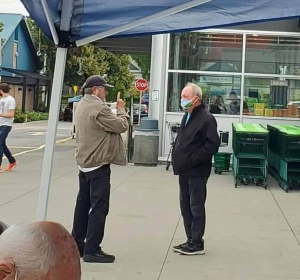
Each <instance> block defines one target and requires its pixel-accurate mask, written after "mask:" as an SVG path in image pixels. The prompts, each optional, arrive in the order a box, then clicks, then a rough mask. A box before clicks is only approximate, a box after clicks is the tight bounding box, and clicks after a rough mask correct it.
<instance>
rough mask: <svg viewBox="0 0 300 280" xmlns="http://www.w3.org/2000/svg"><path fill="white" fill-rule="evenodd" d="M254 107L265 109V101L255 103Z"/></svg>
mask: <svg viewBox="0 0 300 280" xmlns="http://www.w3.org/2000/svg"><path fill="white" fill-rule="evenodd" d="M254 109H265V104H264V103H254Z"/></svg>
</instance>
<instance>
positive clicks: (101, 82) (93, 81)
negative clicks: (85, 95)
mask: <svg viewBox="0 0 300 280" xmlns="http://www.w3.org/2000/svg"><path fill="white" fill-rule="evenodd" d="M97 86H98V87H108V88H113V87H114V86H112V85H110V84H108V83H107V81H106V80H105V79H104V78H103V77H101V76H99V75H94V76H91V77H89V78H87V80H86V82H85V83H84V85H83V88H92V87H97Z"/></svg>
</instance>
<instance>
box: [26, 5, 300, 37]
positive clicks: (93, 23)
mask: <svg viewBox="0 0 300 280" xmlns="http://www.w3.org/2000/svg"><path fill="white" fill-rule="evenodd" d="M21 1H22V2H23V4H24V6H25V7H26V9H27V10H28V12H29V14H30V16H31V17H32V18H33V19H34V20H35V21H36V22H37V24H38V26H39V27H40V28H41V29H42V30H43V32H44V33H45V34H46V35H47V36H48V37H50V38H51V32H50V29H49V26H48V23H47V19H46V16H45V13H44V10H43V7H42V3H41V2H42V0H21ZM44 1H45V2H46V3H47V4H48V8H49V11H50V13H51V17H52V21H53V22H54V25H55V27H56V30H57V33H58V37H59V39H60V40H62V38H67V40H68V41H71V42H72V41H76V40H78V39H84V38H87V37H89V36H92V35H95V34H98V33H102V32H107V31H109V30H111V29H115V28H118V27H122V26H124V25H125V24H128V23H134V22H136V21H138V20H141V19H144V18H146V17H149V16H151V15H154V14H157V13H161V12H163V11H167V10H168V9H170V8H174V7H176V6H179V5H183V4H188V3H192V2H195V0H194V1H187V0H151V1H145V0H123V1H119V0H109V1H107V0H84V1H83V0H68V1H67V2H66V3H68V4H66V3H63V0H44ZM65 1H66V0H65ZM68 5H69V8H70V11H71V12H70V14H72V16H71V19H70V20H71V25H70V32H68V34H67V36H64V35H66V33H64V32H60V23H61V14H62V12H61V10H62V7H66V6H68ZM299 16H300V5H299V0H285V1H282V0H251V1H249V0H239V1H237V0H211V1H208V0H207V2H206V3H204V4H201V5H198V6H196V7H193V8H189V9H186V10H184V11H181V12H178V13H176V14H172V15H169V16H166V17H163V18H160V19H156V20H153V21H151V22H148V23H146V24H141V25H139V26H136V27H134V26H133V27H132V28H130V29H128V30H125V31H121V32H119V33H116V34H115V35H114V36H134V35H152V34H158V33H168V32H175V31H188V30H196V29H206V28H215V27H224V26H230V25H241V24H246V23H253V22H260V21H270V20H279V19H287V18H294V17H299Z"/></svg>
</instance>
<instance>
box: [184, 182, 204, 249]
mask: <svg viewBox="0 0 300 280" xmlns="http://www.w3.org/2000/svg"><path fill="white" fill-rule="evenodd" d="M206 183H207V178H204V177H199V176H179V186H180V208H181V214H182V217H183V223H184V228H185V232H186V236H187V238H188V239H189V240H192V241H193V243H196V244H201V243H202V242H203V240H202V238H203V235H204V232H205V219H206V216H205V200H206Z"/></svg>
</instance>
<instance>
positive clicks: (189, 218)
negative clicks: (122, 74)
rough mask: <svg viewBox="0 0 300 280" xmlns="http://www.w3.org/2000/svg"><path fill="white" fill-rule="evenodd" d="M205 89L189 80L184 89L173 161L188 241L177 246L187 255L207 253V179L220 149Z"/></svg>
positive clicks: (215, 124) (176, 248)
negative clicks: (205, 247)
mask: <svg viewBox="0 0 300 280" xmlns="http://www.w3.org/2000/svg"><path fill="white" fill-rule="evenodd" d="M201 99H202V91H201V88H200V87H199V86H197V85H196V84H192V83H188V84H187V86H186V87H185V88H184V89H183V90H182V92H181V107H182V108H183V109H184V110H186V113H185V115H184V117H183V119H182V123H181V127H180V130H179V133H178V136H177V138H176V141H175V144H174V149H173V154H172V165H173V170H174V174H175V175H179V186H180V208H181V214H182V217H183V223H184V228H185V232H186V236H187V242H185V243H183V244H180V245H178V246H174V247H173V249H174V251H176V252H179V253H181V254H185V255H197V254H204V241H203V239H202V238H203V235H204V231H205V200H206V183H207V180H208V178H209V176H210V173H211V166H212V157H213V155H214V154H215V153H216V152H217V151H218V149H219V144H220V140H219V136H218V131H217V122H216V120H215V118H214V117H213V116H212V115H211V114H210V113H209V112H208V111H207V110H206V109H205V107H204V105H203V104H202V101H201Z"/></svg>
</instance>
